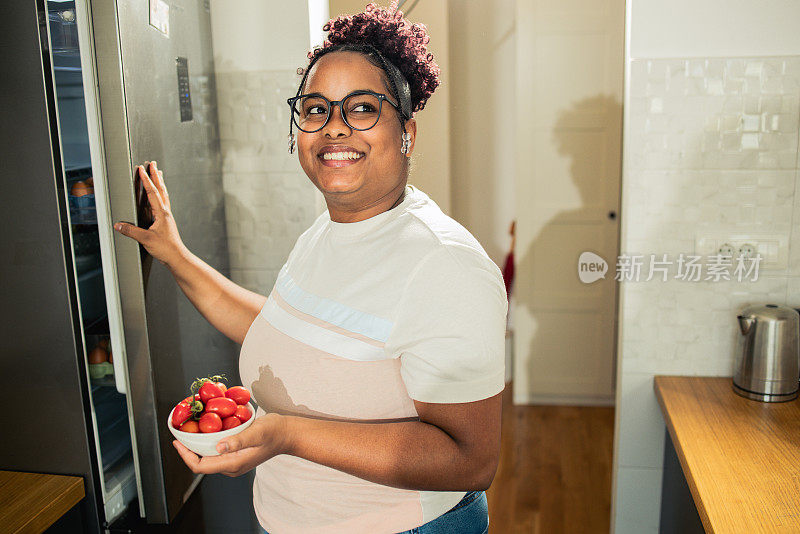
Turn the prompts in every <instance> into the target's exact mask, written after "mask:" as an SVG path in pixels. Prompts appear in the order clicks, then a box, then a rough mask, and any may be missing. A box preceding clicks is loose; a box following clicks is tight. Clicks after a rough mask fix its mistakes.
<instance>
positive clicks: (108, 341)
mask: <svg viewBox="0 0 800 534" xmlns="http://www.w3.org/2000/svg"><path fill="white" fill-rule="evenodd" d="M81 8H83V9H85V6H80V5H79V6H78V10H81ZM47 12H48V13H47V15H48V17H47V18H48V34H49V40H50V50H51V57H52V68H53V71H54V72H53V74H54V79H55V85H56V88H55V89H56V100H57V112H58V113H57V114H58V123H59V139H60V141H61V150H62V161H63V164H64V177H65V180H66V183H65V184H64V185H65V191H67V193H68V198H67V201H68V206H69V221H70V236H71V244H72V251H71V252H72V254H73V260H74V265H75V270H76V275H77V286H78V287H77V293H78V297H79V301H80V317H79V320H80V326H81V332H82V333H83V349H84V350H83V353H84V357H85V358H86V364H87V365H86V368H87V370H88V371H87V372H88V375H89V376H88V383H89V384H90V385H91V387H90V391H89V399H90V403H91V415H92V428H93V434H94V435H93V436H87V439H94V440H95V445H96V446H95V450H96V451H97V466H98V475H99V480H100V485H101V488H102V501H103V502H102V504H103V508H104V513H105V521H106V523H111V522H112V521H113V520H114V519H115V518H116V517H118V516H120V515H121V514H122V513H123V512H124V511H125V510H126V509H128V507H129V506H130V504H131V503H132V502H133V501H134V500H135V499H136V497H137V495H138V493H139V492H140V491H141V489H140V485H139V484H137V476H136V471H137V466H136V462H135V457H136V455H135V449H134V447H135V444H134V440H132V439H131V418H130V415H129V414H130V412H129V403H128V402H127V399H126V395H125V392H126V390H127V388H126V384H125V380H126V378H125V377H124V376H123V375H124V366H123V365H122V363H123V362H124V360H123V358H124V346H122V343H121V341H120V340H121V339H122V336H121V335H119V334H118V332H119V330H120V329H119V327H118V325H119V324H120V323H119V316H118V314H116V313H114V312H115V310H117V309H118V306H117V303H116V302H114V298H115V297H114V295H115V291H116V288H115V287H114V285H115V284H114V283H113V281H114V273H113V250H110V247H112V246H113V239H112V236H111V235H110V233H111V231H110V224H109V221H108V218H109V217H110V215H109V213H108V209H107V203H105V202H103V198H104V194H103V193H104V192H105V187H104V183H103V181H102V180H103V173H102V171H101V170H100V169H97V172H93V166H92V160H93V158H92V150H91V149H90V129H91V128H90V125H91V123H92V121H91V120H87V107H88V108H89V109H90V110H91V109H92V104H93V103H91V102H90V103H89V104H90V105H89V106H87V102H86V97H85V91H84V83H85V80H86V79H87V78H86V73H85V72H84V70H83V68H82V60H81V55H82V49H81V48H82V46H85V43H88V39H89V36H88V35H81V36H80V39H79V32H78V17H79V15H80V13H78V12H76V5H75V2H74V0H72V1H54V0H50V1H48V2H47ZM87 52H88V51H86V50H83V55H84V58H85V57H87ZM84 62H85V60H84ZM95 160H96V157H95ZM104 209H105V210H104ZM109 271H111V272H109ZM109 297H110V298H109ZM109 301H110V303H111V305H110V306H109V305H108V303H109ZM109 312H111V313H109ZM115 358H116V361H115ZM140 501H141V499H140Z"/></svg>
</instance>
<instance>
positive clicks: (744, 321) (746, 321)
mask: <svg viewBox="0 0 800 534" xmlns="http://www.w3.org/2000/svg"><path fill="white" fill-rule="evenodd" d="M736 318H737V319H738V320H739V330H741V331H742V335H743V336H746V335H747V333H748V332H750V328H752V327H753V323H754V322H755V319H754V318H753V317H752V316H747V317H745V316H743V315H737V316H736Z"/></svg>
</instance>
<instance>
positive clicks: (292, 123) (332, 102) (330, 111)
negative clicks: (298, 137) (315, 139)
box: [286, 89, 405, 136]
mask: <svg viewBox="0 0 800 534" xmlns="http://www.w3.org/2000/svg"><path fill="white" fill-rule="evenodd" d="M356 95H372V96H374V97H376V98H377V99H378V102H379V104H378V118H377V119H376V120H375V124H373V125H372V126H370V127H369V128H356V127H355V126H353V125H352V124H350V123H349V122H348V121H347V113H341V112H342V110H343V109H344V108H343V107H342V104H343V103H344V101H345V100H347V99H348V98H350V97H351V96H356ZM309 96H314V97H319V98H321V99H323V100H324V101H325V102H327V103H328V115H327V116H326V117H325V122H323V123H322V126H320V127H319V128H317V129H316V130H310V131H309V130H304V129H303V128H301V127H300V125H299V124H296V123H295V120H294V112H295V109H294V103H295V102H297V101H298V100H300V99H301V98H305V97H309ZM384 100H385V101H386V102H388V103H389V104H390V105H391V106H392V107H393V108H394V109H395V110H397V113H398V114H399V115H400V124H401V125H402V126H403V131H405V121H404V120H403V119H404V117H403V111H402V110H401V109H400V106H399V104H395V103H394V102H392V101H391V100H390V99H389V97H387V96H386V95H385V94H383V93H376V92H375V91H370V90H368V89H358V90H356V91H353V92H351V93H348V94H346V95H345V96H344V98H342V99H341V100H328V99H327V98H326V97H325V96H323V95H322V94H321V93H308V94H303V95H297V96H293V97H291V98H287V99H286V103H287V104H289V135H290V136H291V135H292V129H293V126H297V129H298V130H300V131H301V132H303V133H317V132H319V131H321V130H322V129H323V128H325V126H326V125H327V124H328V122H329V121H330V120H331V115H332V114H333V108H334V107H336V106H339V112H340V113H341V115H342V120H343V121H344V123H345V124H346V125H347V127H348V128H350V129H351V130H356V131H359V132H364V131H367V130H370V129H372V128H374V127H375V126H376V125H377V124H378V122H379V121H380V120H381V113H382V112H383V101H384Z"/></svg>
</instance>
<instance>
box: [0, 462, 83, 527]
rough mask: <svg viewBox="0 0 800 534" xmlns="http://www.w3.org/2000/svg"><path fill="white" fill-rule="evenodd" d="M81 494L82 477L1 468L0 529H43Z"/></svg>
mask: <svg viewBox="0 0 800 534" xmlns="http://www.w3.org/2000/svg"><path fill="white" fill-rule="evenodd" d="M84 495H85V493H84V489H83V478H81V477H72V476H63V475H46V474H40V473H20V472H16V471H0V529H2V531H3V532H13V533H18V532H19V533H23V532H25V533H28V532H36V533H39V532H43V531H44V530H45V529H47V527H49V526H50V525H52V524H53V523H54V522H55V521H56V520H57V519H58V518H60V517H61V516H62V515H64V514H65V513H66V512H67V511H68V510H69V509H70V508H72V507H73V506H75V505H76V504H78V503H79V502H80V501H81V499H83V497H84Z"/></svg>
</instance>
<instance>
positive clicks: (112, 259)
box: [0, 0, 253, 532]
mask: <svg viewBox="0 0 800 534" xmlns="http://www.w3.org/2000/svg"><path fill="white" fill-rule="evenodd" d="M4 14H5V16H4V24H3V28H4V29H3V32H0V43H2V50H3V52H2V54H0V62H2V67H3V73H4V81H3V82H2V85H1V87H2V92H1V93H0V106H2V119H1V120H2V128H0V139H2V143H0V150H2V156H3V158H2V159H3V162H4V164H3V171H2V173H3V184H5V193H6V194H5V195H3V196H4V198H5V209H3V210H2V215H1V216H0V218H1V219H2V222H3V224H2V227H3V230H2V232H0V235H2V238H0V239H1V240H2V250H3V251H4V253H3V254H0V257H2V260H0V262H1V264H2V270H0V284H2V304H3V306H2V312H0V314H1V315H0V318H1V319H2V320H0V333H1V334H2V335H0V351H1V352H0V354H1V356H0V361H2V364H1V367H0V372H2V376H3V381H2V384H3V386H2V387H0V390H2V391H3V393H4V395H3V396H4V398H5V399H6V401H7V402H9V403H10V404H9V405H7V406H6V409H5V410H4V413H5V414H6V417H7V419H6V423H5V424H4V425H3V426H4V428H3V431H2V438H0V469H5V470H18V471H33V472H45V473H58V474H72V475H78V476H82V477H83V478H84V485H85V488H86V498H85V499H84V500H83V502H82V503H81V505H80V506H79V508H78V509H76V510H78V511H77V512H73V515H75V514H77V515H78V516H79V517H78V519H77V520H76V521H79V522H80V524H81V525H82V526H81V527H80V528H82V529H83V530H84V531H86V532H99V531H103V530H107V531H114V530H115V528H116V526H115V525H117V526H118V525H121V524H122V526H121V527H120V528H121V529H122V530H128V529H130V530H137V529H138V528H141V525H144V524H153V525H159V524H160V525H164V524H170V525H174V526H175V528H174V530H175V531H178V530H180V529H179V528H178V526H177V525H179V524H181V522H183V523H182V524H184V525H189V524H191V529H192V530H193V531H195V532H197V531H203V530H202V529H205V531H207V532H212V531H218V532H248V531H251V530H252V529H251V528H250V527H251V526H253V523H252V516H251V514H252V512H251V508H252V506H251V493H250V491H251V490H250V488H251V480H250V479H247V478H242V479H225V477H221V476H214V477H206V479H205V480H202V484H201V478H200V477H195V476H194V475H193V474H192V473H191V472H190V471H189V470H188V469H187V468H186V466H185V465H184V464H183V462H182V461H181V459H180V457H179V456H178V455H177V453H176V452H175V450H174V448H173V447H172V444H171V442H172V436H171V435H170V433H169V430H168V428H167V422H166V419H167V416H168V414H169V412H170V410H171V408H172V406H174V404H175V403H176V402H178V401H179V400H180V399H182V398H184V397H185V396H186V395H187V394H188V392H187V386H188V384H189V383H190V381H191V380H192V379H193V378H194V377H198V376H206V375H208V374H217V373H225V374H226V375H227V376H228V377H229V378H230V379H231V381H232V382H234V383H238V372H237V355H238V346H237V345H236V344H235V343H234V342H232V341H230V340H228V339H227V338H225V337H224V336H223V335H222V334H220V333H219V332H217V331H216V330H215V329H214V328H213V327H212V326H211V325H210V324H209V323H207V322H206V321H205V319H204V318H203V317H202V316H201V315H200V314H199V312H198V311H197V310H196V309H195V308H194V307H193V306H192V304H191V303H190V302H189V301H188V299H187V298H186V297H185V296H184V295H183V294H182V292H181V291H180V289H179V287H178V286H177V284H176V282H175V280H174V278H173V277H172V275H171V273H170V272H169V270H168V269H167V268H166V267H165V266H164V265H163V264H161V263H160V262H159V261H157V260H153V258H152V257H150V256H149V255H148V254H147V253H146V251H144V249H143V248H142V247H140V245H139V244H138V243H136V242H135V241H133V240H132V239H129V238H127V237H124V236H121V235H119V234H117V233H115V232H113V230H112V228H111V225H112V223H113V222H115V221H119V220H124V221H130V222H133V223H136V224H139V225H140V226H144V227H146V226H148V224H149V221H148V220H147V216H148V214H147V213H146V210H144V205H145V203H144V202H143V197H142V194H141V191H140V190H139V189H138V187H137V184H136V181H135V180H134V173H133V169H134V168H135V166H136V165H137V164H142V163H144V162H145V161H148V160H156V161H158V166H159V168H160V169H162V170H163V171H164V174H165V178H166V181H167V186H168V189H169V192H170V199H171V202H172V206H173V211H174V214H175V218H176V220H177V223H178V227H179V229H180V231H181V235H182V237H183V239H184V242H185V243H186V244H187V246H188V247H189V248H190V249H191V250H192V251H193V252H195V253H196V254H197V255H199V256H200V257H202V258H203V259H204V260H206V261H207V262H208V263H209V264H210V265H212V266H214V267H215V268H217V269H218V270H220V271H221V272H222V273H224V274H225V273H227V271H228V246H227V238H226V232H225V214H224V195H223V190H222V177H221V158H220V151H219V138H218V128H217V116H216V104H215V101H216V98H215V88H214V65H213V55H212V48H211V45H212V43H211V30H210V21H209V6H208V0H205V1H204V0H169V2H166V1H164V0H150V1H147V0H139V1H123V0H119V1H114V0H91V1H89V0H75V1H71V0H70V1H46V0H20V1H18V2H13V3H10V4H9V5H7V6H6V8H5V10H4ZM89 177H91V178H92V181H93V192H91V193H86V191H88V186H86V185H85V184H87V182H86V180H87V178H89ZM78 182H81V183H82V184H84V185H80V184H78ZM79 186H80V187H79ZM97 347H105V350H106V354H107V353H108V352H110V354H111V359H112V362H111V363H108V362H100V361H98V360H99V358H98V357H97V354H102V353H98V352H96V351H97ZM90 362H95V363H90ZM198 488H199V489H198ZM204 491H205V496H202V495H201V496H200V497H198V494H203V492H204ZM186 503H194V504H191V506H192V508H191V511H190V512H187V511H186V510H185V508H186V506H188V505H186ZM182 509H183V511H182ZM185 516H191V518H189V517H185ZM198 517H199V518H200V519H198ZM210 517H213V518H216V521H217V523H216V525H217V526H216V527H209V525H210V524H213V523H214V520H209V518H210ZM139 518H141V519H139ZM123 523H124V524H123ZM130 525H139V526H136V527H131V526H130ZM170 528H171V527H170ZM187 529H189V527H187ZM170 531H172V530H170Z"/></svg>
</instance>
